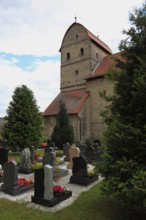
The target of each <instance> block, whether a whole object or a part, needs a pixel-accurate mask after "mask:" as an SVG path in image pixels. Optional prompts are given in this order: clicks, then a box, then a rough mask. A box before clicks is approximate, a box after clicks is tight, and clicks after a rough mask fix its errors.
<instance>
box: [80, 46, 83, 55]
mask: <svg viewBox="0 0 146 220" xmlns="http://www.w3.org/2000/svg"><path fill="white" fill-rule="evenodd" d="M80 51H81V56H83V55H84V49H83V48H81V50H80Z"/></svg>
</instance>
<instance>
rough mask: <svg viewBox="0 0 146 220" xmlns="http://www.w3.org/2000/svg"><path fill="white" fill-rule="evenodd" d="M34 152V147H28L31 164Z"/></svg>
mask: <svg viewBox="0 0 146 220" xmlns="http://www.w3.org/2000/svg"><path fill="white" fill-rule="evenodd" d="M34 150H35V147H34V146H33V145H32V146H31V147H30V155H31V156H30V160H31V162H33V161H34Z"/></svg>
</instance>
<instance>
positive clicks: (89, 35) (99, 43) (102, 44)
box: [59, 22, 112, 54]
mask: <svg viewBox="0 0 146 220" xmlns="http://www.w3.org/2000/svg"><path fill="white" fill-rule="evenodd" d="M74 25H80V26H81V27H82V28H84V29H85V30H86V32H87V35H88V37H89V38H90V40H92V41H93V42H94V43H95V44H97V45H98V46H100V47H102V48H103V49H104V50H105V51H106V52H108V54H112V51H111V49H110V48H109V46H108V45H107V44H105V43H104V42H103V41H102V40H100V39H99V38H98V37H96V36H95V35H94V34H92V33H91V32H90V31H89V30H88V29H87V28H85V27H84V26H83V25H82V24H80V23H77V22H74V23H73V24H72V25H71V26H70V27H69V28H68V29H67V31H66V33H65V35H64V38H65V36H66V34H67V33H68V31H69V30H70V29H71V28H72V27H73V26H74ZM64 38H63V40H62V44H63V41H64ZM62 44H61V48H60V50H59V51H61V49H62Z"/></svg>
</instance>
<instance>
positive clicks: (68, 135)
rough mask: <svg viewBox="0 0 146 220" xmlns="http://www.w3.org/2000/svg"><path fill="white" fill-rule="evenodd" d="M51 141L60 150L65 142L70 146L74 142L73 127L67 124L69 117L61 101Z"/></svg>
mask: <svg viewBox="0 0 146 220" xmlns="http://www.w3.org/2000/svg"><path fill="white" fill-rule="evenodd" d="M51 139H52V141H53V142H54V143H55V145H56V146H57V147H60V148H62V147H63V144H65V143H67V142H68V143H70V144H72V143H73V141H74V132H73V127H72V125H71V124H70V123H69V116H68V114H67V110H66V108H65V105H64V103H63V102H62V101H60V104H59V112H58V114H57V116H56V125H55V127H54V130H53V133H52V137H51Z"/></svg>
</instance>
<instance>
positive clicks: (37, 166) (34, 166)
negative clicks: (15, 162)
mask: <svg viewBox="0 0 146 220" xmlns="http://www.w3.org/2000/svg"><path fill="white" fill-rule="evenodd" d="M42 166H43V165H42V163H37V162H33V163H32V164H31V168H32V169H33V170H36V169H39V168H42Z"/></svg>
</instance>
